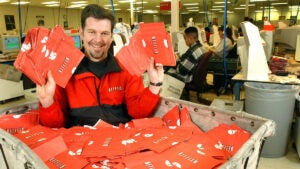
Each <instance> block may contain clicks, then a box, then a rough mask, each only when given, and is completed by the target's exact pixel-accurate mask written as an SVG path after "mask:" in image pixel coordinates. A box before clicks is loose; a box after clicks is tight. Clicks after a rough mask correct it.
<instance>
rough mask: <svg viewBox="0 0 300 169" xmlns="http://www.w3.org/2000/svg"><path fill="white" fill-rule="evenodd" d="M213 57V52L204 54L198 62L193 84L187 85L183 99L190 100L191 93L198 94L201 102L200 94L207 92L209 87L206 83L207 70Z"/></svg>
mask: <svg viewBox="0 0 300 169" xmlns="http://www.w3.org/2000/svg"><path fill="white" fill-rule="evenodd" d="M211 56H212V52H206V53H203V54H202V56H201V58H200V59H199V61H198V64H197V66H196V68H195V70H194V75H193V79H192V81H191V82H189V83H186V84H185V86H184V89H183V95H182V99H185V100H190V91H196V92H197V99H198V101H199V100H200V94H201V93H203V92H205V91H206V90H207V89H208V88H209V85H208V84H207V81H206V76H207V68H208V61H209V58H210V57H211Z"/></svg>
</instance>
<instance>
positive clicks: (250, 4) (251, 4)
mask: <svg viewBox="0 0 300 169" xmlns="http://www.w3.org/2000/svg"><path fill="white" fill-rule="evenodd" d="M240 6H246V5H245V4H242V5H240ZM248 6H255V4H248Z"/></svg>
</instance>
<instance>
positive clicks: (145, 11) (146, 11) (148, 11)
mask: <svg viewBox="0 0 300 169" xmlns="http://www.w3.org/2000/svg"><path fill="white" fill-rule="evenodd" d="M143 13H158V11H157V10H144V11H143Z"/></svg>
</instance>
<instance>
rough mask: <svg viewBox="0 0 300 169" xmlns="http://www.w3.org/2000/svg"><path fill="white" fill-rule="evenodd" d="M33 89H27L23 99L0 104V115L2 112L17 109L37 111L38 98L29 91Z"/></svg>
mask: <svg viewBox="0 0 300 169" xmlns="http://www.w3.org/2000/svg"><path fill="white" fill-rule="evenodd" d="M32 90H35V89H27V90H25V91H24V97H22V98H18V99H15V100H12V101H7V102H6V103H4V104H0V115H1V114H3V113H4V112H6V111H8V110H11V109H18V108H23V107H24V108H27V109H37V107H38V101H39V99H38V97H37V94H36V93H32V92H31V91H32Z"/></svg>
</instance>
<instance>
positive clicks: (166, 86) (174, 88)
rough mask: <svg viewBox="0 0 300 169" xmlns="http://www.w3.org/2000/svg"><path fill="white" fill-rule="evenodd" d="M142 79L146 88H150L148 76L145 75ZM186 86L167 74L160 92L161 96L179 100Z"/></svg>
mask: <svg viewBox="0 0 300 169" xmlns="http://www.w3.org/2000/svg"><path fill="white" fill-rule="evenodd" d="M142 77H143V82H144V86H145V87H148V86H149V78H148V74H147V73H144V74H143V76H142ZM184 85H185V83H184V82H182V81H180V80H178V79H176V78H174V77H172V76H170V75H167V74H165V75H164V81H163V85H162V87H161V91H160V96H162V97H174V98H177V99H179V98H180V96H181V93H182V91H183V88H184Z"/></svg>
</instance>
